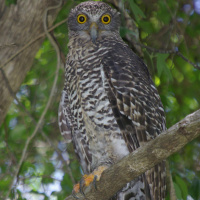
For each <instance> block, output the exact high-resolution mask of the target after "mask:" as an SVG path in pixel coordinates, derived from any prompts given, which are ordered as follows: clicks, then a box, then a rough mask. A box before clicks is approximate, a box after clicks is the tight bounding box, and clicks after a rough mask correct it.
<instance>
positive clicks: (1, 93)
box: [0, 0, 60, 124]
mask: <svg viewBox="0 0 200 200" xmlns="http://www.w3.org/2000/svg"><path fill="white" fill-rule="evenodd" d="M57 3H58V1H57V0H48V1H46V0H35V1H32V0H26V1H23V0H18V1H17V4H16V5H14V4H12V5H10V6H9V7H7V6H6V5H5V0H0V5H1V6H0V32H1V37H0V66H1V71H0V98H1V101H0V124H1V123H2V122H3V120H4V118H5V115H6V113H7V111H8V109H9V106H10V104H11V103H12V101H13V96H12V95H11V94H10V91H9V87H10V88H11V89H12V91H14V93H16V92H17V91H18V89H19V87H20V85H21V84H22V82H23V80H24V78H25V76H26V74H27V72H28V71H29V70H30V68H31V66H32V63H33V61H34V57H35V54H36V52H37V51H38V49H39V48H40V46H41V44H42V42H43V40H44V38H41V39H39V40H37V41H36V42H35V43H33V44H31V45H30V47H29V48H27V49H26V50H25V51H23V52H21V53H20V54H19V55H17V56H16V57H15V58H13V59H12V60H10V61H9V62H8V63H7V62H6V61H7V60H9V59H10V58H11V57H12V56H13V55H15V54H16V52H18V51H19V49H22V48H23V46H25V45H26V44H28V43H29V42H30V41H31V40H32V38H36V37H37V36H38V35H40V34H41V33H43V32H44V29H43V21H42V18H43V14H44V11H45V9H46V8H47V7H49V6H53V5H56V4H57ZM59 10H60V8H59V9H56V10H54V11H51V12H50V15H49V16H48V17H49V18H48V23H49V25H50V26H51V25H52V24H53V21H54V20H55V18H56V15H57V13H58V11H59ZM5 63H6V64H5ZM2 70H3V71H2ZM2 72H3V73H4V75H5V76H6V79H5V77H4V75H3V73H2ZM8 82H9V86H8Z"/></svg>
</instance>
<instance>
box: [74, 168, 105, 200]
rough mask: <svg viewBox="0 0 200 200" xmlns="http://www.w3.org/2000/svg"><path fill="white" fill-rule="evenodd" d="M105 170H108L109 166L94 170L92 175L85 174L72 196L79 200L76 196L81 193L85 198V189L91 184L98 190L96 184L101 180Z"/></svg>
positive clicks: (75, 186)
mask: <svg viewBox="0 0 200 200" xmlns="http://www.w3.org/2000/svg"><path fill="white" fill-rule="evenodd" d="M105 169H107V166H100V167H98V168H97V169H96V170H94V171H93V172H92V173H91V174H89V175H87V174H85V175H84V176H83V178H82V179H81V180H80V182H79V183H78V184H76V185H74V187H73V191H72V196H73V197H75V198H76V199H79V198H78V197H77V195H76V194H77V193H81V194H82V195H83V196H85V194H84V192H83V188H84V187H87V186H89V185H90V184H91V183H92V184H93V185H94V188H95V189H96V190H97V186H96V182H97V181H99V180H100V178H101V174H102V172H103V171H104V170H105Z"/></svg>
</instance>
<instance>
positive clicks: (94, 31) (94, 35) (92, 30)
mask: <svg viewBox="0 0 200 200" xmlns="http://www.w3.org/2000/svg"><path fill="white" fill-rule="evenodd" d="M97 34H98V26H97V24H96V23H95V22H92V23H91V25H90V37H91V39H92V42H93V43H95V42H96V39H97V36H98V35H97Z"/></svg>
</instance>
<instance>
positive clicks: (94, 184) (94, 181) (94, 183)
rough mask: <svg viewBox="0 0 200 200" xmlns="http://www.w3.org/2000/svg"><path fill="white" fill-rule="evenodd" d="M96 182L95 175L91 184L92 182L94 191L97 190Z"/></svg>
mask: <svg viewBox="0 0 200 200" xmlns="http://www.w3.org/2000/svg"><path fill="white" fill-rule="evenodd" d="M96 182H97V175H95V176H94V180H93V182H92V184H93V186H94V188H95V190H97V184H96Z"/></svg>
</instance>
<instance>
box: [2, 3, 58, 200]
mask: <svg viewBox="0 0 200 200" xmlns="http://www.w3.org/2000/svg"><path fill="white" fill-rule="evenodd" d="M61 5H62V0H61V1H60V2H59V4H58V5H56V6H52V7H49V8H47V9H46V10H45V14H44V18H43V19H44V30H45V33H46V35H47V37H48V38H49V40H50V42H51V44H52V45H53V47H54V48H55V50H56V53H57V67H56V72H55V78H54V82H53V86H52V89H51V93H50V96H49V100H48V102H47V104H46V107H45V109H44V111H43V112H42V115H41V117H40V119H39V121H38V123H37V125H36V127H35V130H34V131H33V133H32V134H31V136H30V137H28V139H27V141H26V144H25V147H24V150H23V152H22V156H21V159H20V161H19V163H18V165H17V169H16V171H15V173H14V176H13V179H12V182H11V184H10V186H9V189H8V192H7V195H6V199H7V198H8V197H9V195H10V192H11V189H12V187H13V185H14V183H15V179H16V178H17V176H18V173H19V170H20V168H21V165H22V163H23V161H24V158H25V155H26V152H27V149H28V146H29V144H30V142H31V140H32V139H33V138H34V137H35V135H36V133H37V132H38V130H39V129H40V128H41V126H42V124H43V121H44V117H45V114H46V112H47V110H48V109H49V106H50V104H51V102H52V99H53V96H54V92H55V89H56V83H57V79H58V72H59V69H60V51H59V48H58V46H57V45H56V43H55V42H54V40H53V39H52V38H51V35H50V34H49V33H48V31H47V25H46V20H47V13H48V11H49V10H51V9H57V8H59V7H60V6H61Z"/></svg>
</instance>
